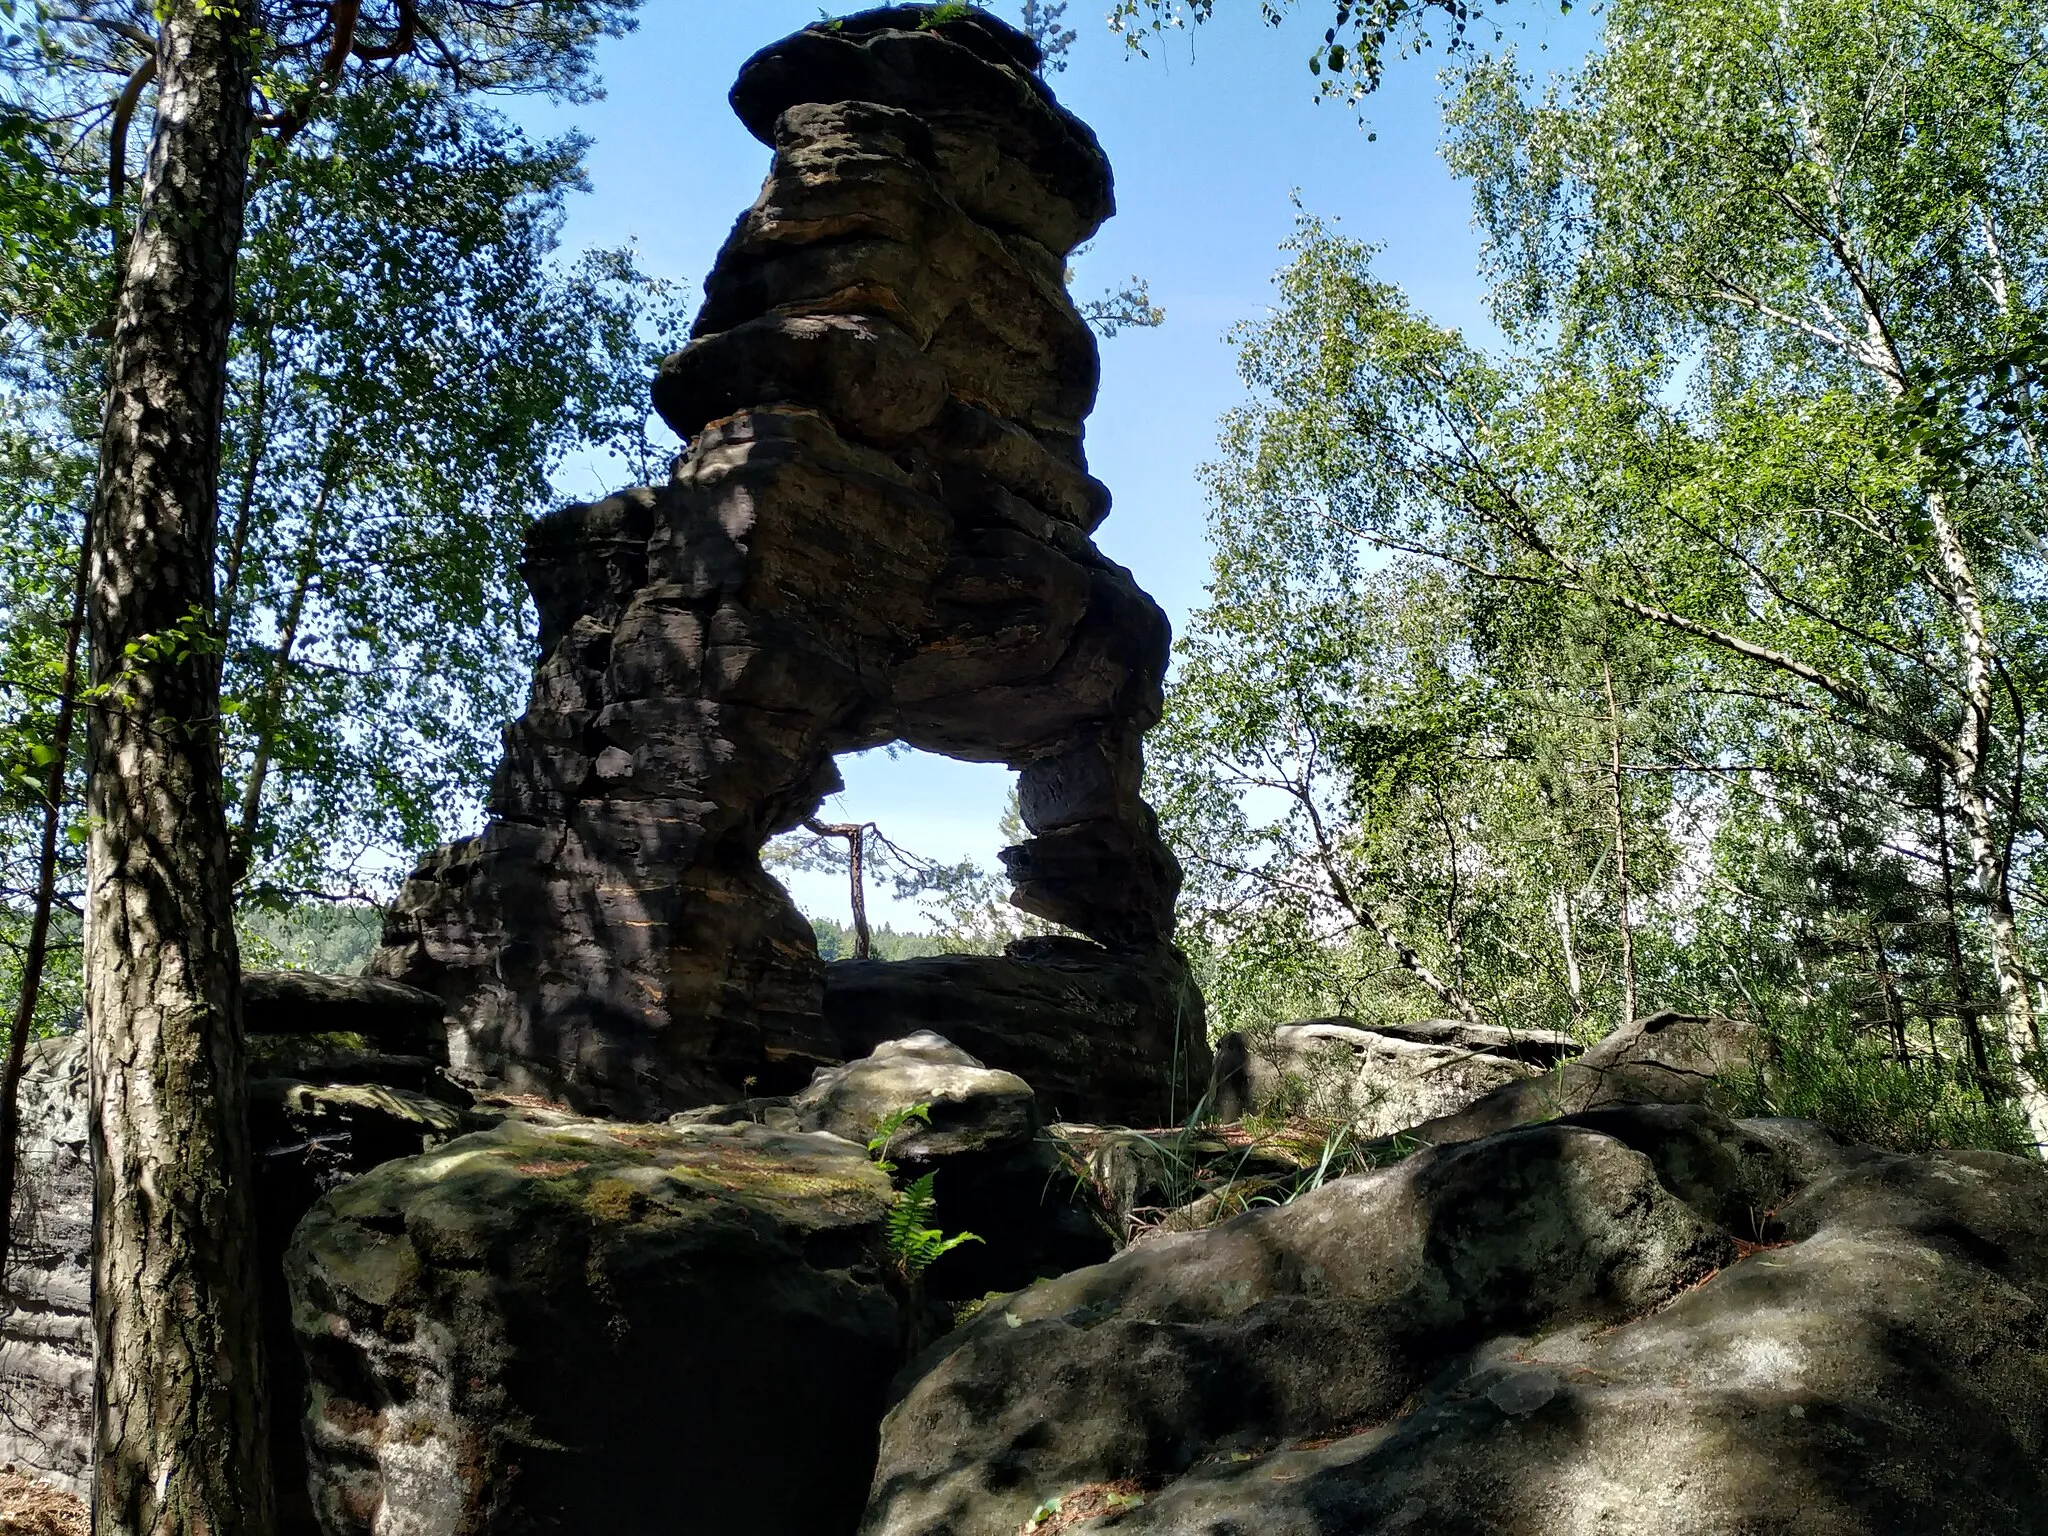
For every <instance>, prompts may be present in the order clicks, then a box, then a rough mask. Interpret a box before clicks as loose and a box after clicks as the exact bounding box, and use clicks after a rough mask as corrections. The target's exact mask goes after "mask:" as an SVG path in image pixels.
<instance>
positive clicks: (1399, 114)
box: [518, 0, 1594, 927]
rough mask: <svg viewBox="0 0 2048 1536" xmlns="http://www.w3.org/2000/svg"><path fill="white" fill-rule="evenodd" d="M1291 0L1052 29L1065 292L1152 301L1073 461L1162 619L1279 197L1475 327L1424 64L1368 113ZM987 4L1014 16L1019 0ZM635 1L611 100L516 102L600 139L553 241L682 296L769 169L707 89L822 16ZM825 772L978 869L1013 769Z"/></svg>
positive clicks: (901, 827) (1107, 531) (1534, 9)
mask: <svg viewBox="0 0 2048 1536" xmlns="http://www.w3.org/2000/svg"><path fill="white" fill-rule="evenodd" d="M1307 5H1308V8H1307V9H1306V10H1305V11H1304V12H1303V13H1302V14H1301V15H1300V16H1297V17H1296V18H1294V19H1293V20H1292V21H1291V22H1290V23H1289V24H1288V25H1287V26H1284V27H1281V28H1279V29H1272V28H1268V27H1266V26H1264V25H1262V24H1260V23H1259V21H1258V20H1257V16H1256V11H1257V7H1256V6H1255V5H1254V4H1253V3H1252V0H1223V4H1221V5H1219V6H1218V7H1217V9H1218V11H1219V12H1220V13H1222V14H1221V15H1220V16H1219V19H1218V20H1216V21H1215V22H1213V23H1210V24H1209V25H1206V26H1203V27H1201V28H1198V29H1195V30H1193V31H1192V32H1189V33H1182V34H1170V35H1168V36H1167V37H1166V38H1164V39H1162V40H1160V41H1159V42H1157V43H1156V44H1155V46H1154V47H1153V49H1152V52H1151V56H1150V57H1149V58H1143V57H1138V56H1135V55H1132V54H1130V53H1128V52H1127V50H1125V48H1124V47H1123V45H1122V43H1121V41H1120V40H1118V39H1117V38H1115V37H1113V36H1111V35H1110V34H1109V32H1108V30H1107V28H1106V26H1105V25H1104V23H1103V20H1102V18H1103V15H1104V14H1105V13H1106V11H1107V10H1108V8H1109V7H1108V0H1070V4H1069V6H1068V13H1067V18H1066V21H1067V25H1069V26H1071V27H1073V28H1074V29H1075V30H1076V31H1077V32H1078V33H1079V34H1080V36H1079V39H1078V41H1077V42H1076V43H1075V44H1074V46H1073V49H1072V50H1071V54H1070V59H1069V65H1068V68H1067V69H1066V70H1065V71H1064V72H1063V73H1058V74H1054V75H1051V76H1049V77H1048V78H1049V80H1050V83H1051V85H1052V87H1053V89H1054V91H1055V92H1056V93H1057V94H1058V96H1059V97H1060V99H1061V100H1062V101H1063V102H1065V103H1066V105H1067V106H1068V107H1069V108H1071V109H1072V110H1073V111H1074V112H1076V113H1078V114H1079V115H1080V116H1081V117H1082V118H1083V119H1084V120H1086V121H1087V122H1088V123H1089V124H1090V125H1091V126H1092V127H1093V128H1094V130H1095V132H1096V134H1097V136H1098V137H1099V138H1100V139H1101V141H1102V145H1103V148H1104V150H1105V151H1107V153H1108V155H1109V158H1110V161H1111V163H1112V165H1113V166H1114V167H1115V171H1116V187H1117V208H1118V212H1117V216H1116V217H1115V218H1114V219H1112V220H1111V221H1110V222H1109V224H1108V225H1107V226H1106V227H1105V228H1104V230H1103V232H1102V234H1101V235H1100V236H1098V237H1097V239H1096V241H1095V243H1094V245H1093V246H1092V248H1091V249H1090V250H1089V251H1088V252H1087V254H1086V255H1085V256H1084V257H1082V258H1081V260H1080V261H1079V262H1077V263H1076V266H1077V271H1078V277H1077V280H1076V283H1075V289H1076V292H1077V293H1078V294H1079V295H1081V296H1084V297H1085V296H1089V295H1092V294H1094V293H1097V292H1100V291H1101V290H1103V289H1106V288H1112V287H1118V286H1121V285H1122V283H1123V282H1124V281H1125V280H1126V279H1127V278H1128V277H1130V276H1131V275H1133V274H1138V275H1142V276H1143V277H1145V278H1146V279H1147V280H1148V281H1149V282H1150V284H1151V289H1152V295H1153V298H1154V300H1155V301H1156V302H1157V303H1159V304H1161V305H1162V306H1164V308H1165V310H1166V324H1165V325H1164V326H1162V327H1161V328H1159V329H1158V330H1156V331H1135V332H1133V331H1126V332H1124V333H1122V334H1120V335H1119V336H1117V337H1115V338H1114V339H1111V340H1108V341H1105V342H1104V343H1103V345H1102V356H1103V367H1102V393H1101V397H1100V400H1099V402H1098V404H1097V405H1096V408H1095V414H1094V415H1093V416H1092V417H1091V418H1090V421H1089V424H1088V456H1089V460H1090V465H1091V468H1092V469H1093V470H1094V472H1095V474H1096V475H1098V476H1099V477H1100V478H1101V479H1102V480H1103V481H1105V482H1106V483H1107V484H1108V485H1109V487H1110V489H1111V491H1112V492H1113V493H1114V495H1115V498H1116V504H1115V510H1114V511H1113V512H1112V513H1111V515H1110V518H1109V521H1108V522H1107V523H1106V524H1104V526H1103V528H1102V530H1101V532H1100V534H1099V535H1098V536H1097V537H1098V541H1099V542H1100V544H1101V545H1102V547H1103V549H1104V550H1105V551H1106V552H1107V553H1108V554H1109V555H1110V556H1111V558H1113V559H1115V560H1118V561H1120V562H1122V563H1123V564H1124V565H1127V566H1129V567H1130V569H1131V570H1132V571H1133V572H1134V573H1135V574H1136V576H1137V577H1138V580H1139V581H1140V582H1141V583H1142V584H1143V585H1144V586H1145V588H1146V589H1147V590H1148V591H1150V592H1151V593H1152V595H1153V596H1154V597H1155V598H1156V599H1158V601H1159V602H1160V604H1161V605H1162V606H1163V607H1164V608H1165V609H1166V611H1167V613H1168V614H1169V615H1170V616H1171V617H1172V619H1173V622H1174V627H1175V631H1176V633H1178V632H1179V631H1180V630H1181V629H1182V628H1184V627H1185V623H1186V619H1187V615H1188V612H1189V610H1190V609H1191V608H1193V607H1196V606H1198V605H1199V604H1200V602H1201V600H1202V589H1203V584H1204V582H1205V580H1206V579H1207V570H1208V554H1207V549H1206V545H1205V541H1204V533H1203V527H1204V522H1203V518H1204V506H1203V497H1202V490H1201V486H1200V484H1199V480H1198V470H1199V466H1200V465H1201V464H1202V462H1203V461H1204V460H1205V459H1207V458H1208V457H1210V456H1211V454H1212V452H1213V449H1214V444H1215V440H1216V424H1217V419H1218V417H1220V416H1221V415H1222V414H1223V413H1224V412H1225V411H1227V410H1229V409H1230V408H1231V407H1232V406H1234V405H1236V404H1238V403H1240V402H1241V401H1242V399H1243V398H1244V393H1243V389H1242V387H1241V385H1240V384H1239V382H1238V379H1237V375H1236V371H1235V363H1234V355H1233V353H1232V350H1231V348H1230V346H1229V343H1228V341H1227V339H1226V333H1227V332H1228V331H1229V329H1230V328H1231V327H1232V326H1233V325H1235V324H1237V323H1238V322H1239V321H1242V320H1245V319H1248V318H1255V317H1256V316H1258V315H1259V314H1261V313H1262V312H1263V311H1264V309H1265V307H1266V305H1267V304H1268V302H1269V294H1270V280H1271V278H1272V275H1273V272H1274V271H1275V269H1276V268H1277V266H1278V265H1279V262H1280V260H1281V256H1280V252H1279V250H1278V247H1279V245H1280V243H1281V242H1282V241H1283V240H1285V239H1286V237H1287V235H1288V232H1289V230H1290V228H1291V226H1292V224H1293V222H1294V219H1295V218H1296V216H1297V210H1296V207H1295V201H1294V200H1295V199H1296V198H1297V197H1298V198H1299V200H1300V203H1301V206H1302V207H1303V208H1306V209H1307V210H1309V211H1310V212H1313V213H1316V214H1318V215H1321V216H1323V217H1326V218H1330V219H1333V220H1338V221H1340V222H1341V227H1342V228H1343V229H1344V231H1345V232H1346V233H1348V234H1350V235H1352V236H1354V237H1356V238H1359V239H1364V240H1369V241H1373V242H1376V243H1379V244H1381V245H1383V246H1384V248H1385V250H1384V254H1383V256H1382V257H1381V261H1380V270H1381V272H1382V274H1383V275H1384V276H1386V277H1387V278H1389V279H1390V280H1392V281H1395V282H1397V283H1400V284H1401V285H1402V286H1404V287H1405V288H1406V289H1407V290H1408V291H1409V293H1410V294H1411V296H1412V297H1413V298H1414V299H1415V300H1416V302H1417V303H1419V304H1420V305H1421V306H1422V307H1423V308H1424V309H1426V310H1427V311H1429V312H1430V313H1431V314H1433V315H1434V316H1435V317H1436V318H1438V319H1439V320H1442V321H1446V322H1449V323H1452V324H1456V325H1461V326H1467V327H1473V328H1477V329H1484V318H1483V317H1484V311H1483V305H1482V299H1483V290H1482V286H1481V283H1480V280H1479V277H1478V274H1477V265H1478V240H1477V237H1476V235H1475V234H1474V232H1473V230H1472V228H1471V223H1470V209H1469V204H1468V202H1467V198H1466V195H1465V191H1464V189H1463V188H1462V187H1461V186H1459V185H1458V184H1457V183H1455V182H1453V181H1452V179H1451V177H1450V175H1449V173H1448V172H1447V171H1446V169H1445V167H1444V164H1443V161H1442V159H1441V158H1440V157H1439V155H1438V152H1437V142H1438V123H1437V111H1436V96H1437V90H1438V86H1437V80H1436V71H1437V68H1438V66H1439V64H1440V62H1441V60H1440V58H1439V57H1438V56H1437V55H1434V54H1425V55H1422V56H1420V57H1416V58H1409V59H1405V60H1396V61H1392V62H1390V65H1389V68H1388V78H1387V83H1386V84H1385V86H1384V87H1383V88H1382V89H1381V91H1380V92H1379V93H1378V94H1376V95H1375V96H1374V97H1373V98H1372V99H1371V100H1369V101H1368V102H1367V103H1366V105H1365V107H1364V109H1363V110H1362V111H1353V110H1352V109H1351V108H1348V107H1346V106H1344V105H1342V104H1340V103H1336V102H1322V103H1318V102H1317V101H1316V99H1315V93H1314V89H1313V81H1312V79H1311V77H1310V75H1309V73H1308V70H1307V65H1306V60H1307V56H1308V53H1309V49H1310V47H1311V45H1312V44H1313V43H1314V42H1315V41H1316V40H1317V39H1318V38H1319V35H1320V28H1321V25H1323V24H1326V22H1327V6H1326V4H1325V3H1324V0H1307ZM989 8H990V9H992V10H995V11H996V12H997V13H998V14H1001V15H1004V16H1006V17H1008V18H1010V19H1012V20H1014V19H1015V17H1016V3H1015V0H997V3H994V4H992V5H991V6H990V7H989ZM1554 12H1555V8H1554V6H1551V5H1549V4H1547V3H1541V0H1539V3H1537V4H1532V5H1528V6H1524V7H1518V8H1516V9H1515V11H1514V12H1512V13H1510V14H1516V15H1519V16H1520V17H1521V18H1522V22H1521V23H1520V24H1518V25H1517V26H1516V27H1515V28H1514V29H1513V30H1512V31H1511V32H1510V34H1509V40H1510V41H1511V42H1512V43H1513V44H1515V45H1516V46H1518V47H1519V48H1520V49H1521V50H1522V52H1523V55H1524V57H1525V59H1527V60H1530V61H1534V60H1536V59H1538V58H1539V57H1540V58H1541V59H1542V60H1543V62H1544V63H1546V64H1549V65H1551V66H1563V65H1566V64H1568V63H1569V62H1571V61H1572V60H1574V59H1576V58H1577V57H1578V56H1580V55H1582V54H1583V53H1584V51H1585V49H1586V47H1587V46H1588V45H1589V43H1590V41H1591V40H1592V37H1593V35H1594V33H1593V27H1594V23H1593V22H1592V21H1591V20H1589V19H1588V18H1586V17H1584V16H1574V17H1571V18H1560V17H1558V16H1557V15H1556V14H1555V13H1554ZM641 15H642V20H641V25H640V28H639V30H638V31H637V32H636V33H635V34H634V35H633V36H632V37H630V38H628V39H625V40H623V41H621V42H616V43H611V44H608V45H606V47H605V48H604V49H603V51H602V52H601V54H600V58H599V67H600V70H601V72H602V74H603V77H604V81H605V87H606V96H605V99H603V100H602V101H598V102H594V103H586V104H582V105H577V106H567V107H561V108H535V107H533V106H522V108H521V110H520V112H519V114H518V115H519V117H520V119H521V120H522V121H523V122H524V123H526V124H527V125H528V126H529V127H530V128H533V129H536V130H542V131H555V130H559V129H561V128H564V127H568V126H572V125H573V126H574V127H576V128H578V129H580V130H581V131H582V132H584V133H585V134H587V135H589V136H590V138H591V139H592V140H593V144H592V148H591V152H590V157H589V166H590V177H591V183H592V186H591V191H590V193H589V194H588V195H587V196H583V197H580V198H577V199H576V200H575V201H574V203H573V204H572V207H571V212H570V217H569V224H568V228H567V230H566V232H565V241H566V244H567V245H568V246H569V247H570V248H571V249H575V248H581V247H587V246H596V245H617V244H620V243H622V242H624V241H626V240H629V239H630V240H632V241H634V242H635V243H636V245H637V247H638V249H639V253H640V257H641V261H642V264H643V265H644V266H645V267H646V268H647V269H648V270H650V271H652V272H654V273H656V274H659V275H661V276H664V277H668V278H673V279H676V280H679V281H682V282H685V283H687V284H689V286H690V291H691V293H692V294H693V295H694V294H696V293H698V292H700V291H701V286H702V282H703V278H704V275H705V273H706V272H707V271H708V270H709V268H710V265H711V261H712V258H713V256H714V255H715V254H716V252H717V249H718V246H719V244H720V242H721V241H722V240H723V239H724V237H725V235H726V232H727V231H728V230H729V229H730V228H731V226H732V223H733V220H734V219H735V218H736V217H738V215H739V214H740V212H741V211H742V210H744V209H745V208H746V207H747V206H748V205H749V204H750V203H751V202H752V201H753V199H754V196H755V194H756V192H757V191H758V190H759V188H760V184H761V179H762V177H763V175H764V174H765V173H766V171H767V166H768V151H767V149H766V148H765V147H764V146H763V145H761V144H760V143H758V142H757V141H755V140H754V139H753V138H752V137H751V136H750V135H749V134H748V133H747V132H746V131H745V130H744V129H743V128H741V127H740V125H739V123H738V121H737V120H736V119H735V118H734V117H733V116H732V113H731V110H730V109H729V108H728V107H727V105H726V100H725V93H726V91H727V90H728V89H729V88H730V86H731V84H732V81H733V78H734V76H735V75H736V74H737V73H738V70H739V66H740V65H741V63H742V62H744V60H745V59H746V58H747V57H748V55H750V54H751V53H753V52H754V51H755V50H756V49H758V48H760V47H762V46H763V45H764V44H766V43H769V42H772V41H773V40H774V39H776V38H778V37H780V36H782V35H784V34H785V33H788V32H791V31H794V30H795V29H796V28H798V27H800V26H802V25H804V24H805V23H807V22H810V21H814V20H816V19H817V17H818V15H819V10H818V6H817V4H816V3H815V0H813V3H810V4H802V3H784V0H746V3H742V4H733V3H730V0H646V3H645V6H644V9H643V11H642V13H641ZM1311 22H1314V23H1315V24H1314V25H1311ZM1546 47H1547V49H1548V52H1547V53H1545V54H1540V55H1539V54H1538V53H1537V50H1538V49H1539V48H1546ZM1368 131H1370V132H1371V133H1373V134H1375V135H1376V137H1373V138H1368V136H1367V135H1368ZM561 488H562V490H563V492H564V493H565V495H567V496H574V497H579V498H580V497H585V496H591V495H595V494H599V493H600V492H602V491H604V490H608V489H612V488H613V487H610V486H605V485H602V484H600V483H599V481H598V478H597V471H596V470H595V469H594V468H590V467H584V466H572V467H571V468H570V469H569V470H568V471H566V472H565V474H564V475H563V477H562V486H561ZM841 770H842V772H843V773H844V775H845V777H846V780H847V786H848V787H847V791H846V793H845V794H844V795H842V796H840V797H839V799H838V800H837V801H836V802H835V803H834V804H832V805H831V806H829V807H828V813H829V815H830V816H831V817H832V818H834V819H860V820H872V821H876V822H878V823H879V824H880V825H881V826H882V828H883V830H884V831H885V832H887V833H888V834H889V836H891V837H892V838H894V839H895V840H896V841H897V842H898V843H900V844H902V845H904V846H905V847H908V848H912V849H915V850H917V851H918V852H920V853H925V854H928V855H930V856H933V857H939V858H945V859H949V860H950V859H955V858H959V857H961V856H962V855H972V856H974V857H975V858H977V859H980V860H982V861H983V862H985V863H993V861H994V856H995V850H996V848H997V847H998V846H999V843H1000V841H1001V840H1000V839H999V838H998V837H997V835H996V821H997V818H998V816H999V815H1000V813H1001V811H1002V807H1003V803H1004V800H1005V798H1006V796H1007V794H1008V790H1009V784H1010V782H1011V776H1010V775H1009V774H1007V773H1005V772H1004V771H1002V770H1001V769H999V768H994V767H989V766H987V765H969V764H954V763H948V762H945V761H944V760H942V759H937V758H930V757H926V756H924V755H923V754H909V755H904V756H899V757H897V758H894V759H891V758H888V757H886V756H885V755H883V754H881V753H869V754H866V755H865V756H863V757H861V758H858V759H851V760H846V761H843V762H842V764H841ZM790 884H791V887H792V890H793V891H794V893H795V895H796V897H797V899H798V901H799V903H800V904H802V905H803V906H804V907H805V908H806V909H807V910H810V911H813V912H816V913H819V914H822V915H837V916H840V917H842V918H843V917H844V915H845V907H846V896H845V892H844V889H843V886H842V885H841V884H840V883H839V881H838V880H837V878H836V877H832V876H826V875H797V876H795V877H793V878H792V879H791V881H790ZM872 906H873V910H874V912H875V915H876V917H877V920H878V921H879V920H882V919H884V918H886V919H888V920H891V921H894V922H895V923H896V924H897V925H898V926H899V927H902V926H915V925H916V920H917V915H916V913H915V912H914V911H910V910H905V909H902V908H899V907H896V906H893V905H892V904H891V903H890V902H888V901H886V900H881V899H879V893H878V897H877V899H874V900H873V901H872Z"/></svg>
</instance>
